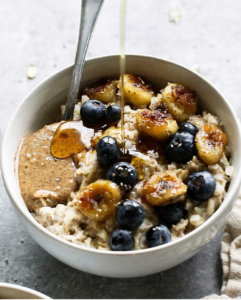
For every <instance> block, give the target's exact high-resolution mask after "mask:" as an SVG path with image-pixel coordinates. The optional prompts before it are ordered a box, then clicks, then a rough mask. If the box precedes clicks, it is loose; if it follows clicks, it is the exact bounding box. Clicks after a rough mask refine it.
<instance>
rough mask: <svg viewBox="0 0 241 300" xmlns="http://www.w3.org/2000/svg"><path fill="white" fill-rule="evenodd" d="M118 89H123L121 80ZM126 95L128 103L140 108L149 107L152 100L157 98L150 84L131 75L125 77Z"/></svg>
mask: <svg viewBox="0 0 241 300" xmlns="http://www.w3.org/2000/svg"><path fill="white" fill-rule="evenodd" d="M118 88H119V89H120V88H121V79H120V81H119V84H118ZM124 95H125V100H126V102H128V103H132V104H134V105H137V106H140V107H146V106H147V105H149V104H150V103H151V98H152V97H154V96H155V94H154V91H153V89H152V87H151V85H150V84H148V83H146V82H145V81H144V80H143V79H142V78H141V77H139V76H136V75H131V74H125V75H124Z"/></svg>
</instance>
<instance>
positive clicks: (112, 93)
mask: <svg viewBox="0 0 241 300" xmlns="http://www.w3.org/2000/svg"><path fill="white" fill-rule="evenodd" d="M116 89H117V80H114V79H108V80H107V81H106V80H102V81H100V82H98V83H96V84H95V85H93V86H92V87H86V88H85V89H84V90H83V92H82V95H86V96H88V97H89V98H90V99H94V100H99V101H101V102H103V103H110V102H116Z"/></svg>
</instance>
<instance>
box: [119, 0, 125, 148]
mask: <svg viewBox="0 0 241 300" xmlns="http://www.w3.org/2000/svg"><path fill="white" fill-rule="evenodd" d="M120 29H121V32H120V77H121V86H120V90H121V140H122V143H121V144H122V151H123V152H124V153H125V133H124V107H125V94H124V87H125V82H124V75H125V71H126V57H125V31H126V30H125V29H126V0H121V24H120Z"/></svg>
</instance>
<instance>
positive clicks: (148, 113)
mask: <svg viewBox="0 0 241 300" xmlns="http://www.w3.org/2000/svg"><path fill="white" fill-rule="evenodd" d="M136 121H137V124H138V127H137V129H138V131H140V132H142V133H144V134H145V135H148V136H151V137H153V138H154V139H157V140H160V141H164V140H166V139H167V138H168V137H169V136H171V135H172V134H173V133H175V132H176V131H177V130H178V126H177V122H176V121H175V120H173V117H172V116H171V114H169V113H168V112H166V111H162V110H159V109H158V110H148V109H147V108H144V109H141V110H139V111H137V113H136Z"/></svg>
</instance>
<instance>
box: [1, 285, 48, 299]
mask: <svg viewBox="0 0 241 300" xmlns="http://www.w3.org/2000/svg"><path fill="white" fill-rule="evenodd" d="M0 299H50V298H49V297H47V296H45V295H44V294H41V293H39V292H36V291H34V290H31V289H28V288H25V287H22V286H19V285H16V284H9V283H0Z"/></svg>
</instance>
